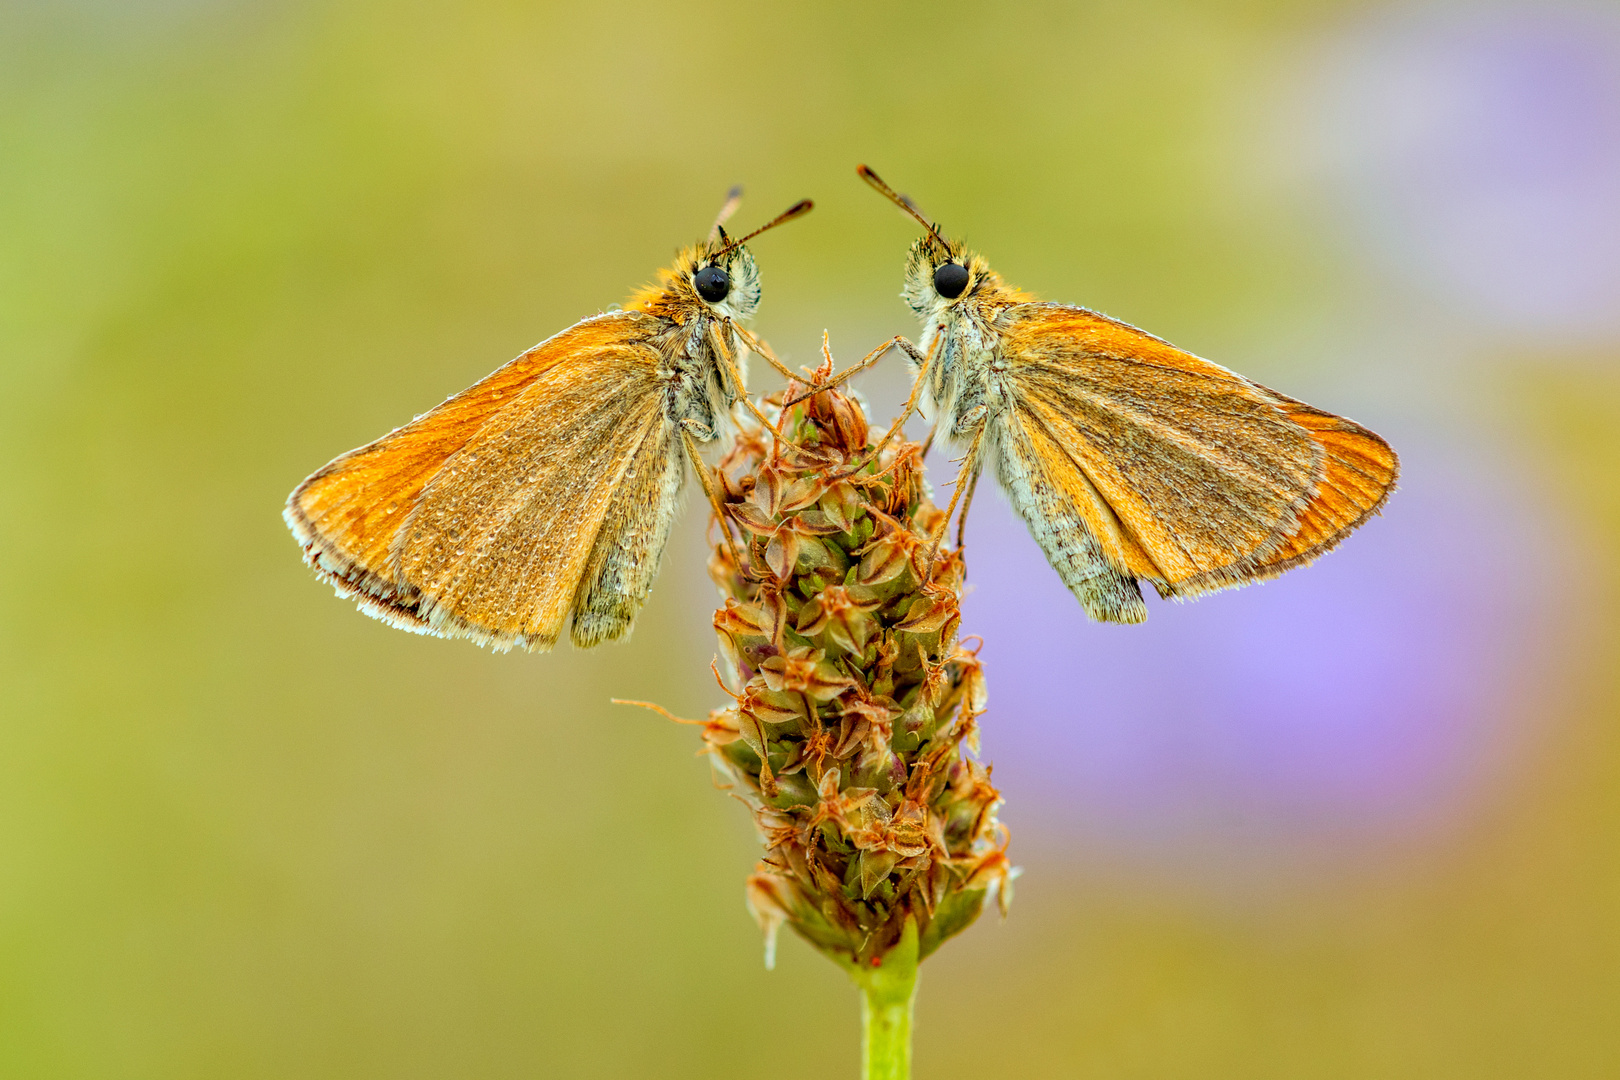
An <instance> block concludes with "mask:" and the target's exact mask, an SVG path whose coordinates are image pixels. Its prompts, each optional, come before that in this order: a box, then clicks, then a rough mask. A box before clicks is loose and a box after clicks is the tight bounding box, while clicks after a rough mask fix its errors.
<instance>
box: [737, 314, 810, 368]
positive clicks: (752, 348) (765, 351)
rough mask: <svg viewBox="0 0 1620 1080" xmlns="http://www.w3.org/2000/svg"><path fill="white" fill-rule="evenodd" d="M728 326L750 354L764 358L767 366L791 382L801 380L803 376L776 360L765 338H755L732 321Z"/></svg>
mask: <svg viewBox="0 0 1620 1080" xmlns="http://www.w3.org/2000/svg"><path fill="white" fill-rule="evenodd" d="M727 325H729V326H730V327H731V329H732V331H733V332H734V333H735V334H736V335H737V337H738V339H739V340H741V341H742V343H743V344H744V345H746V346H748V351H749V352H751V353H753V354H754V355H755V356H758V357H760V358H762V359H763V360H764V361H765V362H766V363H767V364H769V365H771V367H773V368H775V369H776V370H777V372H778V373H779V374H781V375H782V376H784V377H785V378H787V379H790V380H798V379H800V378H801V376H798V375H795V374H793V372H791V371H789V370H788V367H787V365H786V364H784V363H782V361H780V360H778V359H777V358H776V354H775V353H774V352H772V351H771V347H770V346H769V345H767V344H765V341H764V339H763V338H759V337H755V336H754V335H753V334H751V333H749V332H748V331H747V330H744V329H743V328H742V327H740V326H738V325H737V324H736V323H734V322H731V321H730V320H727Z"/></svg>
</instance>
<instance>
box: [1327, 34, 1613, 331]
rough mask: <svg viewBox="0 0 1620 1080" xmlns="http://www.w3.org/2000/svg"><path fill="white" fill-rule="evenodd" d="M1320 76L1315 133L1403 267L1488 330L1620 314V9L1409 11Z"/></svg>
mask: <svg viewBox="0 0 1620 1080" xmlns="http://www.w3.org/2000/svg"><path fill="white" fill-rule="evenodd" d="M1311 79H1313V80H1314V81H1316V84H1317V90H1318V92H1317V93H1314V94H1307V95H1305V98H1306V99H1307V100H1308V101H1310V102H1311V105H1310V107H1309V108H1308V109H1307V110H1306V112H1304V113H1303V114H1301V115H1300V119H1301V122H1302V123H1303V124H1305V125H1306V130H1305V131H1304V132H1302V133H1301V138H1302V139H1303V140H1304V142H1305V144H1306V145H1307V146H1308V145H1309V144H1311V143H1315V144H1316V149H1317V153H1318V155H1319V156H1320V158H1321V160H1322V162H1323V163H1324V164H1325V166H1326V170H1327V173H1328V178H1329V183H1330V185H1331V186H1333V187H1335V188H1337V189H1338V191H1339V195H1340V197H1341V200H1342V201H1343V202H1344V204H1345V205H1346V208H1347V210H1348V213H1347V214H1345V215H1343V217H1344V220H1345V222H1346V224H1347V225H1348V226H1349V227H1350V230H1351V235H1352V236H1353V237H1354V239H1355V241H1356V242H1357V243H1358V244H1360V245H1362V246H1364V247H1365V248H1366V249H1367V250H1368V251H1369V253H1371V254H1372V255H1373V256H1374V257H1375V258H1376V259H1377V260H1378V261H1379V262H1380V263H1381V264H1383V265H1384V266H1385V267H1386V268H1388V270H1389V271H1390V272H1391V273H1393V274H1394V275H1395V276H1397V277H1399V278H1401V279H1403V280H1405V281H1407V282H1408V283H1411V284H1415V285H1419V286H1421V287H1422V288H1423V289H1424V290H1425V291H1426V292H1428V293H1429V294H1431V295H1436V296H1440V297H1444V298H1447V299H1449V300H1450V301H1451V302H1453V303H1455V304H1457V305H1458V306H1459V307H1460V308H1461V309H1462V310H1463V311H1464V313H1466V314H1467V315H1468V316H1469V317H1470V318H1471V319H1479V320H1481V321H1482V325H1483V327H1484V328H1485V329H1486V331H1487V332H1489V331H1491V330H1500V329H1503V328H1506V329H1511V330H1517V331H1526V332H1545V331H1553V332H1556V333H1559V334H1562V335H1565V336H1573V337H1592V336H1599V337H1603V336H1607V335H1610V334H1612V333H1614V332H1615V331H1617V330H1620V304H1617V303H1616V298H1617V297H1620V11H1616V10H1615V9H1614V8H1613V7H1612V6H1604V7H1601V8H1599V7H1586V6H1572V5H1518V6H1508V7H1502V6H1496V5H1458V6H1447V7H1438V8H1431V9H1429V10H1427V11H1420V12H1416V13H1414V12H1411V11H1407V12H1403V13H1399V14H1394V15H1390V16H1385V17H1381V18H1380V19H1378V20H1377V21H1375V22H1373V23H1372V24H1370V25H1366V26H1363V27H1362V28H1360V29H1359V30H1357V31H1356V32H1354V33H1352V34H1350V35H1347V36H1345V37H1344V38H1341V39H1340V40H1338V41H1336V42H1334V43H1333V44H1332V46H1331V47H1330V48H1329V50H1328V55H1327V57H1326V60H1325V63H1322V64H1321V65H1320V66H1319V67H1317V68H1316V69H1315V70H1314V71H1313V73H1312V75H1311Z"/></svg>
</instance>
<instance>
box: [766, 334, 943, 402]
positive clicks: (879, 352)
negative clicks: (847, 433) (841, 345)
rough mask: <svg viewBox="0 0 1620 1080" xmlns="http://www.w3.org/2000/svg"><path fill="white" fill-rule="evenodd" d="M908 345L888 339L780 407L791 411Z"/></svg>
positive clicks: (899, 338)
mask: <svg viewBox="0 0 1620 1080" xmlns="http://www.w3.org/2000/svg"><path fill="white" fill-rule="evenodd" d="M909 344H911V342H909V341H907V340H906V339H905V338H904V337H899V336H897V337H893V338H890V339H889V340H888V341H885V342H884V343H883V344H881V345H879V346H878V347H877V348H875V349H873V350H872V351H871V352H869V353H867V354H866V355H865V356H863V357H861V359H860V361H859V362H858V363H856V364H855V365H854V366H853V367H851V368H848V369H846V370H844V371H840V372H839V373H838V374H837V375H834V376H833V377H832V378H830V379H828V380H827V381H826V382H824V383H822V384H820V385H819V386H815V387H812V388H811V389H809V390H806V391H805V392H804V393H802V394H800V395H799V396H798V397H796V398H794V399H793V400H792V401H789V402H787V403H786V404H784V405H783V406H782V407H783V408H784V409H791V408H792V407H793V406H795V405H797V404H798V403H799V402H801V401H804V400H806V399H808V398H813V397H815V396H816V395H817V394H819V393H821V392H822V391H823V390H831V389H833V388H834V387H835V386H837V385H838V384H839V383H842V382H844V381H845V380H847V379H849V378H851V377H853V376H855V375H859V374H860V373H861V372H863V371H865V370H866V369H867V368H869V367H871V366H872V365H873V364H875V363H877V362H878V361H879V360H881V359H883V357H884V355H885V354H886V353H888V351H889V350H890V349H897V348H901V347H902V346H904V345H909Z"/></svg>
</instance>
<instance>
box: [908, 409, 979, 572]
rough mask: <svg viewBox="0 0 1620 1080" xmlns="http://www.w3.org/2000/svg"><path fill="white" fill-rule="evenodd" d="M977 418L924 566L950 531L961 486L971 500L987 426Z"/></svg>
mask: <svg viewBox="0 0 1620 1080" xmlns="http://www.w3.org/2000/svg"><path fill="white" fill-rule="evenodd" d="M981 408H982V406H981ZM988 411H989V410H986V412H988ZM964 419H965V420H967V421H968V422H969V423H972V422H973V420H974V418H973V417H972V416H971V415H970V416H968V417H964ZM977 420H978V425H979V430H978V431H976V432H974V434H973V442H972V443H970V444H969V445H968V452H967V456H966V457H964V458H963V459H962V466H961V468H959V469H957V471H956V483H955V484H954V485H953V487H954V488H955V490H954V491H952V492H951V501H950V504H949V505H948V506H946V507H945V519H944V520H943V521H941V522H940V523H939V532H938V533H937V534H935V536H934V542H933V543H932V544H930V545H929V546H928V558H926V559H924V560H923V565H924V566H933V565H934V555H935V554H936V553H937V552H938V551H939V543H940V541H941V540H943V539H945V534H946V533H947V532H949V531H950V528H951V514H952V513H953V512H954V511H955V510H956V503H957V500H959V499H960V498H961V497H962V490H963V488H966V489H967V490H968V491H969V492H970V494H969V495H968V502H969V503H971V502H972V501H973V496H972V494H971V492H972V490H973V488H974V486H975V485H977V483H978V480H979V447H981V446H983V445H984V432H985V428H987V427H988V426H989V425H988V424H986V423H985V421H984V417H983V416H980V417H978V418H977ZM962 516H963V518H966V517H967V507H966V506H963V507H962ZM956 535H957V539H956V545H957V547H961V546H962V534H961V531H960V529H958V532H957V534H956Z"/></svg>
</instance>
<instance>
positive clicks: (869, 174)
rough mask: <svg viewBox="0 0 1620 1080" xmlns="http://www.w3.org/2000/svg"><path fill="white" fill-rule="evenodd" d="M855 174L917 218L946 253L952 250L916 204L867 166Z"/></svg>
mask: <svg viewBox="0 0 1620 1080" xmlns="http://www.w3.org/2000/svg"><path fill="white" fill-rule="evenodd" d="M855 172H856V173H857V174H858V175H859V176H860V178H861V179H862V180H865V181H866V182H867V183H868V184H871V185H872V186H873V187H874V188H876V189H877V191H878V194H880V195H882V196H883V197H884V198H885V199H888V200H889V201H890V202H892V203H894V205H896V206H898V207H899V208H900V209H902V210H904V211H905V212H906V213H908V214H910V215H911V216H912V217H914V218H916V219H917V223H918V224H920V225H921V226H922V227H923V228H925V229H927V230H928V235H930V236H932V237H933V238H934V240H935V242H936V243H938V244H939V246H940V247H942V248H944V249H945V250H946V251H949V250H950V249H951V246H950V245H949V244H947V243H946V242H945V238H944V237H943V236H941V235H940V233H939V226H937V225H935V224H934V223H933V222H932V221H929V220H928V219H927V218H926V217H923V213H922V211H921V210H919V209H917V204H916V203H914V202H912V201H911V200H910V199H908V198H907V197H906V196H904V195H901V194H900V193H899V192H897V191H895V190H894V188H892V187H890V186H889V185H888V184H885V183H884V182H883V178H882V177H881V176H879V175H878V174H877V173H875V172H873V171H872V170H871V169H868V168H867V167H866V166H865V165H857V166H855Z"/></svg>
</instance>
